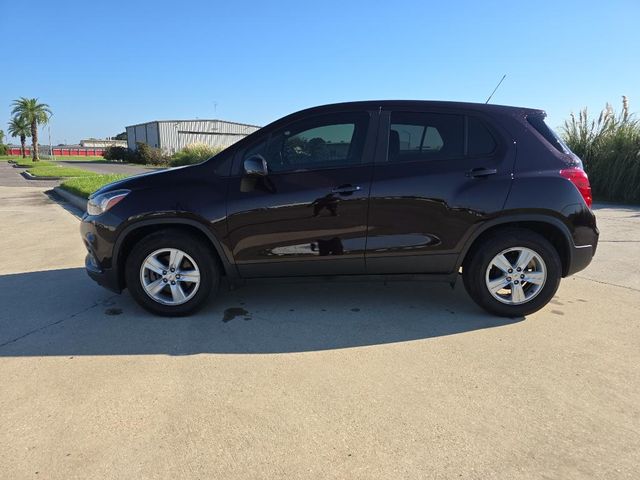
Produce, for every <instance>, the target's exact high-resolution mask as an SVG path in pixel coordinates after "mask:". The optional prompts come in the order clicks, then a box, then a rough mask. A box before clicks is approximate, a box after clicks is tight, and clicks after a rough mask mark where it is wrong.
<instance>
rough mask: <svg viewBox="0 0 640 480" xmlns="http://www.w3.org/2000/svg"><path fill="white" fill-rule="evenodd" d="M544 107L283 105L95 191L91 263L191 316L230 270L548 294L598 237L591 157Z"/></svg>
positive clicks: (483, 297) (495, 299) (516, 305)
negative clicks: (189, 152) (227, 142)
mask: <svg viewBox="0 0 640 480" xmlns="http://www.w3.org/2000/svg"><path fill="white" fill-rule="evenodd" d="M544 117H545V114H544V112H542V111H540V110H534V109H530V108H519V107H505V106H497V105H485V104H472V103H453V102H427V101H368V102H354V103H342V104H336V105H327V106H322V107H316V108H311V109H308V110H304V111H301V112H298V113H295V114H292V115H289V116H287V117H284V118H282V119H280V120H278V121H276V122H274V123H272V124H270V125H268V126H266V127H264V128H262V129H261V130H259V131H257V132H255V133H253V134H251V135H249V136H248V137H246V138H244V139H242V140H241V141H239V142H237V143H236V144H234V145H233V146H231V147H229V148H227V149H226V150H224V151H223V152H222V153H220V154H218V155H216V156H215V157H213V158H211V159H209V160H207V161H206V162H203V163H201V164H198V165H193V166H188V167H180V168H174V169H170V170H165V171H162V172H156V173H150V174H146V175H141V176H137V177H131V178H128V179H125V180H122V181H119V182H116V183H112V184H110V185H107V186H106V187H104V188H102V189H100V190H99V191H97V192H95V193H94V194H93V195H92V196H91V197H90V200H89V204H88V209H87V214H86V215H85V217H84V219H83V223H82V239H83V241H84V243H85V245H86V247H87V250H88V255H87V261H86V267H87V270H88V273H89V275H90V276H91V277H92V278H94V279H95V280H96V281H97V282H98V283H100V284H101V285H104V286H105V287H108V288H110V289H112V290H114V291H116V292H120V291H122V290H123V289H124V288H128V289H129V291H130V292H131V295H132V296H133V297H134V298H135V299H136V300H137V301H138V302H139V303H140V304H141V305H142V306H143V307H145V308H146V309H148V310H150V311H152V312H154V313H157V314H160V315H186V314H189V313H191V312H194V311H195V310H196V309H198V308H200V307H202V306H203V305H204V304H205V302H206V301H207V299H208V297H209V295H210V294H211V292H213V291H215V290H216V288H217V287H218V284H219V282H220V278H221V277H222V276H226V277H228V279H229V281H230V282H235V281H238V280H240V279H244V278H252V277H283V276H303V275H304V276H322V275H375V276H380V275H382V276H384V277H385V278H388V277H390V276H393V275H399V274H423V275H421V276H420V277H418V278H424V279H437V280H444V281H447V282H455V281H456V279H457V278H458V276H460V275H462V279H463V281H464V285H465V287H466V289H467V291H468V292H469V295H470V296H471V297H472V298H473V299H474V300H475V301H476V302H477V303H478V305H480V306H481V307H483V308H484V309H486V310H488V311H489V312H491V313H494V314H496V315H504V316H520V315H526V314H529V313H532V312H535V311H536V310H538V309H540V308H542V307H543V306H545V305H546V304H547V302H549V300H551V298H552V297H553V295H554V294H555V292H556V290H557V288H558V285H559V283H560V279H561V278H562V277H566V276H567V275H571V274H573V273H575V272H577V271H579V270H582V269H583V268H585V267H586V266H587V265H588V264H589V262H590V261H591V258H592V257H593V255H594V253H595V250H596V244H597V242H598V229H597V228H596V220H595V216H594V214H593V212H592V210H591V189H590V186H589V180H588V178H587V176H586V174H585V173H584V171H583V169H582V163H581V161H580V159H579V158H577V157H576V156H575V155H574V154H573V153H572V152H571V151H570V150H569V149H568V148H567V146H566V145H565V144H564V143H563V142H562V141H561V140H560V138H558V136H557V135H556V134H555V133H554V132H553V131H552V130H551V129H550V128H549V127H548V126H547V125H546V124H545V122H544Z"/></svg>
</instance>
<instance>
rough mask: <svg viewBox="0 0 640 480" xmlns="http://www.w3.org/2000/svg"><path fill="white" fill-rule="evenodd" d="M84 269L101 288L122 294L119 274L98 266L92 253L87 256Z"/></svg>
mask: <svg viewBox="0 0 640 480" xmlns="http://www.w3.org/2000/svg"><path fill="white" fill-rule="evenodd" d="M84 268H85V269H86V270H87V275H89V276H90V277H91V279H92V280H94V281H95V282H97V283H98V285H100V286H101V287H104V288H106V289H107V290H111V291H112V292H115V293H121V292H122V288H121V287H120V282H119V281H118V275H117V272H115V271H114V270H113V269H112V268H105V269H101V268H100V267H99V266H98V265H97V263H96V260H95V258H94V257H93V255H92V254H91V252H89V253H87V256H86V257H85V260H84Z"/></svg>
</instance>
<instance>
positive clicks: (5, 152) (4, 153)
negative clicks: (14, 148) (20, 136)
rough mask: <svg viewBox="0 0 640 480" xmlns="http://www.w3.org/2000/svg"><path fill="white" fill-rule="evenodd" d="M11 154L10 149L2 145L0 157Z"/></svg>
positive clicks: (0, 146)
mask: <svg viewBox="0 0 640 480" xmlns="http://www.w3.org/2000/svg"><path fill="white" fill-rule="evenodd" d="M8 153H9V147H7V146H6V145H4V144H2V143H0V155H7V154H8Z"/></svg>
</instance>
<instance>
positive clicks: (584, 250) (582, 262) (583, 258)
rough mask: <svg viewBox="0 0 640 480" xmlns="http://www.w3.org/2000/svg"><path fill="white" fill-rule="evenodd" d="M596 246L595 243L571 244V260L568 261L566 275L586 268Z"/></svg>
mask: <svg viewBox="0 0 640 480" xmlns="http://www.w3.org/2000/svg"><path fill="white" fill-rule="evenodd" d="M596 246H597V243H596V244H595V245H583V246H580V247H576V246H575V245H574V246H572V248H571V262H570V263H569V268H568V269H567V275H566V276H569V275H573V274H574V273H578V272H579V271H581V270H584V269H585V268H587V267H588V266H589V264H590V263H591V260H592V259H593V256H594V255H595V253H596Z"/></svg>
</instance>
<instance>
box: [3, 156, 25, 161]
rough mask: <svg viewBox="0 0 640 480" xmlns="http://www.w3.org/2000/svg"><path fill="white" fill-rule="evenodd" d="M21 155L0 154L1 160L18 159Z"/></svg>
mask: <svg viewBox="0 0 640 480" xmlns="http://www.w3.org/2000/svg"><path fill="white" fill-rule="evenodd" d="M19 158H22V157H20V156H19V155H0V162H6V161H8V160H18V159H19Z"/></svg>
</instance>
